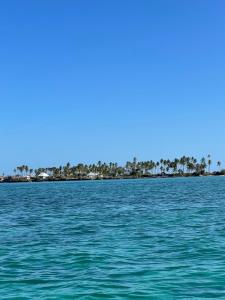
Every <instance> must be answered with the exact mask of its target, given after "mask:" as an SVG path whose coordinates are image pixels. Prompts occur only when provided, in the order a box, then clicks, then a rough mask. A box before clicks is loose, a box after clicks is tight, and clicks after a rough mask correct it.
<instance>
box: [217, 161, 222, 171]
mask: <svg viewBox="0 0 225 300" xmlns="http://www.w3.org/2000/svg"><path fill="white" fill-rule="evenodd" d="M217 167H218V168H219V171H220V167H221V161H218V162H217Z"/></svg>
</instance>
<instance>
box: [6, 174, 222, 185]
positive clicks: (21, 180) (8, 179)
mask: <svg viewBox="0 0 225 300" xmlns="http://www.w3.org/2000/svg"><path fill="white" fill-rule="evenodd" d="M224 176H225V175H224V174H218V173H217V174H205V175H196V174H195V175H194V174H186V175H174V174H169V175H152V176H122V177H101V178H47V179H39V178H36V177H35V178H31V179H26V178H23V177H19V178H13V177H10V176H9V177H5V178H4V179H3V180H1V181H0V184H1V183H35V182H62V181H67V182H68V181H105V180H132V179H166V178H194V177H224Z"/></svg>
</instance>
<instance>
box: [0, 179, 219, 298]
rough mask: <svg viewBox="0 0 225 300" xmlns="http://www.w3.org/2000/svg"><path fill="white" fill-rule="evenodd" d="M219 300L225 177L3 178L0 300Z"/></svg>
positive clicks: (0, 201) (0, 187)
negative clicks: (10, 180) (24, 180)
mask: <svg viewBox="0 0 225 300" xmlns="http://www.w3.org/2000/svg"><path fill="white" fill-rule="evenodd" d="M215 298H221V299H225V177H217V178H216V177H210V178H187V179H185V178H177V179H147V180H115V181H88V182H87V181H85V182H58V183H25V184H22V183H21V184H0V299H17V300H22V299H85V300H89V299H90V300H91V299H166V300H167V299H168V300H169V299H215Z"/></svg>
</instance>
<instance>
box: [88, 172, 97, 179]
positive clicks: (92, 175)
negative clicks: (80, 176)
mask: <svg viewBox="0 0 225 300" xmlns="http://www.w3.org/2000/svg"><path fill="white" fill-rule="evenodd" d="M98 176H99V173H94V172H90V173H88V174H87V177H88V178H89V179H96V178H97V177H98Z"/></svg>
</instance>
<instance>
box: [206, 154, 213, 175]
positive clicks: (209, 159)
mask: <svg viewBox="0 0 225 300" xmlns="http://www.w3.org/2000/svg"><path fill="white" fill-rule="evenodd" d="M207 158H208V172H209V173H210V166H211V164H212V160H211V155H210V154H208V155H207Z"/></svg>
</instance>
